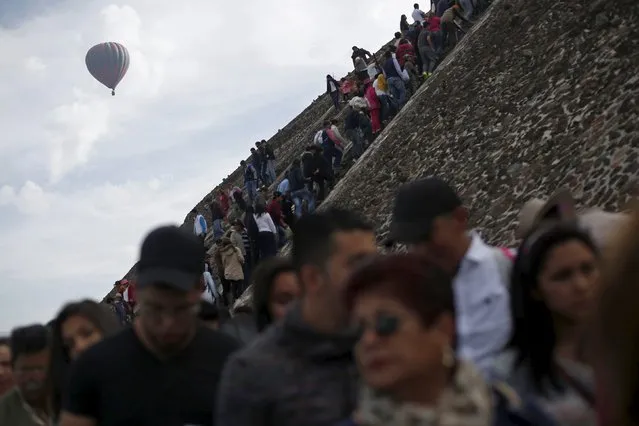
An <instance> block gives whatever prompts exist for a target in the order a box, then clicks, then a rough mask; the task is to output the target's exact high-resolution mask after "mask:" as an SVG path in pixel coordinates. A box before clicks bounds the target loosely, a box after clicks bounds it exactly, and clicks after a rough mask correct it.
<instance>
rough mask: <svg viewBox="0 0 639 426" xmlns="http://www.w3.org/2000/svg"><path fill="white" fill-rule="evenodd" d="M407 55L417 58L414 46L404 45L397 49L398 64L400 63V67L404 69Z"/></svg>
mask: <svg viewBox="0 0 639 426" xmlns="http://www.w3.org/2000/svg"><path fill="white" fill-rule="evenodd" d="M405 55H408V56H412V57H413V58H414V57H415V48H413V45H412V44H410V43H403V44H400V45H399V46H398V47H397V52H396V53H395V56H397V62H399V65H400V66H401V67H402V68H404V56H405Z"/></svg>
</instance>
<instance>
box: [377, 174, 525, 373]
mask: <svg viewBox="0 0 639 426" xmlns="http://www.w3.org/2000/svg"><path fill="white" fill-rule="evenodd" d="M468 226H469V225H468V211H467V210H466V209H465V208H464V206H463V204H462V201H461V199H460V198H459V196H458V195H457V193H456V192H455V190H454V189H453V188H452V187H451V186H450V185H448V183H446V182H445V181H443V180H442V179H439V178H436V177H429V178H426V179H420V180H417V181H414V182H410V183H407V184H404V185H402V186H401V187H400V188H399V191H398V193H397V196H396V198H395V205H394V208H393V217H392V221H391V226H390V236H389V241H390V242H398V243H402V244H406V245H408V246H409V249H410V250H411V251H415V252H419V253H421V254H423V255H425V256H426V257H428V258H430V259H432V260H433V261H435V262H436V263H438V264H439V265H440V266H441V267H442V268H444V269H446V270H447V271H450V273H451V274H454V275H455V279H454V284H453V285H454V289H453V290H454V292H455V299H456V306H457V335H458V344H457V349H458V354H459V355H460V356H461V357H462V358H465V359H467V360H470V361H472V362H473V363H474V364H475V365H476V366H478V367H479V368H480V369H481V370H482V372H484V373H485V374H489V373H490V370H491V367H492V364H493V360H494V358H495V356H496V355H497V354H498V353H499V352H500V351H501V350H502V349H503V348H504V346H505V344H506V343H507V341H508V339H509V337H510V332H511V328H512V325H511V317H510V294H509V292H508V287H509V276H510V268H511V263H512V259H511V256H512V255H511V254H509V252H508V251H507V250H505V249H501V248H497V247H491V246H489V245H487V244H486V243H484V242H483V241H482V239H481V237H480V236H479V234H477V233H476V232H472V231H471V232H469V231H468Z"/></svg>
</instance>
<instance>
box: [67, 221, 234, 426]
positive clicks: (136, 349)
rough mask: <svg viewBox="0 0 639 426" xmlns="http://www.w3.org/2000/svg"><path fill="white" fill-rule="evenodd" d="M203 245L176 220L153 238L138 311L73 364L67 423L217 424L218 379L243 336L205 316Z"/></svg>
mask: <svg viewBox="0 0 639 426" xmlns="http://www.w3.org/2000/svg"><path fill="white" fill-rule="evenodd" d="M204 250H205V249H204V246H203V245H202V243H201V241H200V240H199V239H198V237H197V236H195V235H193V234H192V233H189V232H186V231H185V230H183V229H180V228H177V227H175V226H167V227H161V228H158V229H156V230H154V231H153V232H151V233H150V234H149V235H148V236H147V237H146V239H145V240H144V242H143V243H142V249H141V251H140V260H139V262H138V269H137V274H138V276H137V288H138V306H139V316H138V317H137V318H136V320H135V323H134V325H133V327H132V328H129V329H127V330H124V331H122V332H121V333H119V334H117V335H116V336H113V337H111V338H107V339H105V340H103V341H102V342H100V343H98V344H96V345H95V346H93V347H92V348H91V349H89V350H88V351H87V352H85V353H84V354H83V355H82V356H81V357H80V358H79V359H78V360H77V361H76V362H75V363H74V366H73V368H72V370H71V373H70V377H69V386H68V388H67V389H66V395H65V400H64V402H63V413H62V417H61V422H60V424H61V426H90V425H91V426H92V425H97V424H99V425H120V424H135V425H139V426H143V425H160V424H163V425H164V424H166V425H169V424H171V425H186V424H190V425H213V424H214V423H213V420H212V419H213V418H214V407H213V404H212V401H215V394H216V391H217V382H218V380H219V377H220V373H221V370H222V367H223V365H224V363H225V362H226V358H227V357H228V356H229V354H231V353H232V352H233V351H234V350H235V349H237V348H238V343H237V342H236V341H235V340H233V339H232V338H231V337H228V336H226V335H224V334H222V333H220V332H217V331H214V330H210V329H209V328H207V327H205V326H204V325H202V324H200V323H199V321H198V311H199V309H200V296H201V280H202V276H203V272H204V255H205V252H204Z"/></svg>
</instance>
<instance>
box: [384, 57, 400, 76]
mask: <svg viewBox="0 0 639 426" xmlns="http://www.w3.org/2000/svg"><path fill="white" fill-rule="evenodd" d="M382 68H383V69H384V74H386V79H387V80H388V79H389V78H391V77H397V78H401V77H400V75H399V74H398V73H397V69H396V68H395V62H393V58H388V59H386V61H385V62H384V65H383V66H382Z"/></svg>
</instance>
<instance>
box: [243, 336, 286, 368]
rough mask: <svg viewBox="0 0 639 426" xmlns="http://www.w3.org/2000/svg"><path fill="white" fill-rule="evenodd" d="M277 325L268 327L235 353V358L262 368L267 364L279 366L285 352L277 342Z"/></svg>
mask: <svg viewBox="0 0 639 426" xmlns="http://www.w3.org/2000/svg"><path fill="white" fill-rule="evenodd" d="M277 327H278V326H277V325H274V326H271V327H269V328H267V329H266V330H265V331H264V332H262V333H261V334H259V335H258V336H256V337H255V339H253V340H252V341H251V342H249V343H248V344H247V345H246V346H244V347H243V348H242V349H240V350H239V351H237V352H236V353H235V354H233V358H234V359H235V360H236V361H238V362H241V363H242V364H246V365H250V366H252V367H253V368H255V369H257V370H260V369H262V368H264V367H266V366H271V367H273V366H277V365H278V364H280V363H281V362H282V359H283V357H284V356H285V354H284V353H283V351H282V350H281V348H280V346H279V345H278V342H277V340H278V339H277Z"/></svg>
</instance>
